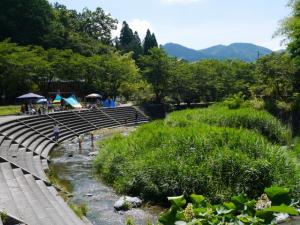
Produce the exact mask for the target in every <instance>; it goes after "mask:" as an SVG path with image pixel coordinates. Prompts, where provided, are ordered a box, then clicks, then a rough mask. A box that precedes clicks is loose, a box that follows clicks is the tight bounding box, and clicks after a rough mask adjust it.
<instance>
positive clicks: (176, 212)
mask: <svg viewBox="0 0 300 225" xmlns="http://www.w3.org/2000/svg"><path fill="white" fill-rule="evenodd" d="M265 193H266V194H263V195H262V196H261V197H260V198H258V200H255V199H252V200H251V199H249V198H248V197H247V196H246V195H244V194H240V195H238V196H233V197H231V201H228V202H224V203H222V204H218V205H212V204H211V203H210V202H209V201H208V200H207V199H206V198H205V197H204V196H203V195H195V194H192V195H190V197H189V200H190V202H191V203H188V204H187V201H186V199H185V198H184V197H183V196H178V197H170V198H168V199H169V201H170V203H171V208H170V209H169V210H168V211H167V212H165V213H164V214H162V215H161V216H160V218H159V222H160V223H161V224H163V225H173V224H175V223H176V224H181V225H198V224H199V225H220V224H245V225H269V224H276V214H275V213H284V214H289V215H290V216H297V215H298V214H299V213H298V211H297V210H296V208H295V207H294V204H293V202H292V200H291V199H290V196H289V189H288V188H281V187H271V188H267V189H265ZM286 204H288V205H286Z"/></svg>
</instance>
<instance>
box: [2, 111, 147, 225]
mask: <svg viewBox="0 0 300 225" xmlns="http://www.w3.org/2000/svg"><path fill="white" fill-rule="evenodd" d="M136 113H138V115H139V116H138V120H137V121H135V115H136ZM146 121H148V118H146V117H145V116H144V115H143V114H142V113H140V112H139V110H136V109H135V108H133V107H123V108H117V109H108V108H106V109H103V111H101V110H83V111H80V112H79V111H69V112H61V113H53V114H50V115H47V116H31V117H26V118H21V119H19V120H15V121H9V122H6V123H4V124H1V126H0V156H1V157H0V211H5V212H8V214H9V216H10V217H11V218H14V219H15V220H19V221H21V224H23V223H24V222H25V223H26V224H28V225H41V224H46V225H56V224H58V225H60V224H61V225H65V224H66V225H69V224H70V225H73V224H75V225H83V224H91V223H89V221H85V222H83V221H82V220H80V219H79V218H78V217H77V216H76V215H75V214H74V212H73V211H72V210H71V209H70V208H69V207H68V205H67V204H66V203H65V202H64V200H63V199H62V198H61V197H60V196H59V195H58V193H57V191H56V189H55V188H54V187H53V186H49V185H50V184H49V183H48V182H47V176H46V174H45V172H44V170H48V169H49V167H48V160H47V158H48V155H49V152H50V151H51V150H52V149H53V148H54V147H55V145H56V144H57V143H55V142H54V141H53V140H52V139H53V124H54V123H58V124H59V127H60V138H59V142H62V141H64V140H66V139H71V138H73V137H75V136H78V135H79V134H82V133H87V132H89V131H91V130H95V129H97V128H105V127H116V126H120V125H122V124H126V125H129V124H131V123H132V124H134V123H136V122H137V123H140V122H146ZM43 180H44V181H43ZM47 185H48V186H47ZM17 202H18V203H19V202H20V204H16V203H17ZM13 223H14V222H13ZM0 225H1V224H0Z"/></svg>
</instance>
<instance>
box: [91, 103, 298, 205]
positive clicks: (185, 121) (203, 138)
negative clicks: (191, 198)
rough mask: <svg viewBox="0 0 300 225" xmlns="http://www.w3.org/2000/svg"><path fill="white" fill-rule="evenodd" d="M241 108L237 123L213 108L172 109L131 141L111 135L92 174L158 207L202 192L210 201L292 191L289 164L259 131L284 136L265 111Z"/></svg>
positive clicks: (294, 185)
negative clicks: (284, 188) (268, 191)
mask: <svg viewBox="0 0 300 225" xmlns="http://www.w3.org/2000/svg"><path fill="white" fill-rule="evenodd" d="M244 110H245V109H239V110H238V111H237V110H234V111H233V112H240V114H242V115H240V116H238V119H235V117H234V116H233V115H232V114H231V111H230V110H228V109H227V111H226V110H225V109H224V108H217V107H216V108H211V109H205V110H187V111H182V112H176V113H174V114H171V115H170V116H169V117H168V118H167V119H166V121H155V122H152V123H149V124H146V125H143V126H141V127H139V128H138V129H137V130H136V131H135V132H133V133H131V134H130V135H129V136H128V137H124V136H122V135H116V136H114V137H112V138H111V139H108V140H106V141H104V142H102V143H101V144H100V151H101V153H100V154H99V155H98V157H97V158H96V160H95V166H96V169H97V170H98V172H99V173H100V174H101V176H102V178H103V179H104V180H105V181H106V182H107V183H109V184H111V185H112V186H114V188H115V189H116V190H117V191H118V192H123V193H127V194H132V195H136V196H141V197H142V198H144V199H145V200H149V201H154V202H156V203H165V201H166V198H167V196H176V195H181V194H185V195H188V194H191V193H201V194H205V195H206V196H207V197H208V198H209V199H210V200H212V201H213V202H217V201H220V200H226V199H229V197H230V196H232V195H233V194H236V193H242V192H244V193H246V194H248V195H249V196H250V197H255V196H258V194H260V193H262V192H263V190H264V188H265V187H267V186H271V185H273V184H277V185H285V186H288V187H292V188H294V189H297V180H298V177H297V174H296V171H295V166H294V164H292V163H290V162H289V160H288V157H287V156H286V153H285V152H284V151H283V150H281V149H280V147H278V146H276V145H273V144H271V143H270V142H268V140H267V139H266V138H265V137H263V136H262V135H260V134H259V133H257V132H256V131H257V130H258V131H259V132H260V133H264V134H267V137H269V138H271V137H272V138H275V140H277V139H279V140H282V141H284V140H286V139H284V134H285V133H288V131H286V130H285V128H284V127H283V126H282V125H281V124H280V123H279V122H278V121H276V120H275V119H274V118H272V117H271V116H270V115H269V114H267V113H257V112H256V111H252V110H250V109H246V111H244ZM220 112H223V114H219V113H220ZM249 112H250V114H249ZM209 115H211V116H209ZM249 115H250V116H251V118H249ZM219 117H221V118H223V119H224V120H223V119H220V118H219ZM242 118H245V120H246V121H240V120H242ZM202 121H203V122H205V123H207V124H204V123H200V122H202ZM230 121H231V122H230ZM208 124H218V125H221V126H222V127H216V126H212V125H208ZM227 124H228V125H231V126H232V127H246V128H249V129H251V128H253V129H254V130H255V131H251V130H247V129H242V128H239V129H236V128H229V127H225V126H226V125H227ZM271 127H272V128H273V127H274V128H275V129H277V131H275V133H274V132H273V130H271ZM279 131H280V132H279ZM276 137H277V138H276Z"/></svg>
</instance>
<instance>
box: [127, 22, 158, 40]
mask: <svg viewBox="0 0 300 225" xmlns="http://www.w3.org/2000/svg"><path fill="white" fill-rule="evenodd" d="M129 27H130V28H131V29H132V30H133V31H137V32H138V33H139V36H140V38H141V39H143V38H144V37H145V36H146V32H147V29H149V30H150V31H151V32H154V29H153V27H152V25H151V23H150V22H149V21H146V20H141V19H134V20H132V21H131V22H129Z"/></svg>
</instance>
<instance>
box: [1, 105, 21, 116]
mask: <svg viewBox="0 0 300 225" xmlns="http://www.w3.org/2000/svg"><path fill="white" fill-rule="evenodd" d="M19 112H20V106H18V105H6V106H0V116H4V115H15V114H17V113H19Z"/></svg>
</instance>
